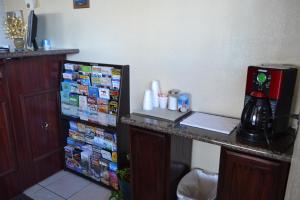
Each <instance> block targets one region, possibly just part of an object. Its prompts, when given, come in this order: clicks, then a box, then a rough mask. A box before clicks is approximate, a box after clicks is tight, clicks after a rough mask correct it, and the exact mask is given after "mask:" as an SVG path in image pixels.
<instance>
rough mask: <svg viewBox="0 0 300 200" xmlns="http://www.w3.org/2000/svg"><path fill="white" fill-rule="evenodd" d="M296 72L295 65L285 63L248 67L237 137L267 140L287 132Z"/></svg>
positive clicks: (255, 140) (250, 139)
mask: <svg viewBox="0 0 300 200" xmlns="http://www.w3.org/2000/svg"><path fill="white" fill-rule="evenodd" d="M296 76H297V69H296V68H293V67H289V66H284V65H280V66H279V65H278V66H249V67H248V72H247V83H246V92H245V100H244V109H243V112H242V115H241V123H240V125H239V127H238V130H237V136H238V137H239V138H242V139H243V140H246V141H249V142H254V143H269V141H270V140H274V139H277V138H279V137H281V136H284V135H285V134H286V133H287V131H288V128H289V119H290V109H291V103H292V97H293V91H294V87H295V82H296Z"/></svg>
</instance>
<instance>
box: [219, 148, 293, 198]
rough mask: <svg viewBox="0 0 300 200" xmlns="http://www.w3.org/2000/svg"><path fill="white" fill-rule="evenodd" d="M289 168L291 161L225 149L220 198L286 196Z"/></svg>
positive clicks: (221, 162) (220, 177)
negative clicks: (263, 157)
mask: <svg viewBox="0 0 300 200" xmlns="http://www.w3.org/2000/svg"><path fill="white" fill-rule="evenodd" d="M288 170H289V163H284V162H277V161H271V160H266V159H262V158H258V157H256V156H251V155H247V154H243V153H238V152H234V151H230V150H227V149H224V148H222V152H221V160H220V171H219V184H218V199H222V200H224V199H225V200H235V199H238V200H239V199H241V200H253V199H260V200H264V199H265V200H270V199H272V200H276V199H278V200H279V199H283V198H284V193H285V187H286V182H287V177H288Z"/></svg>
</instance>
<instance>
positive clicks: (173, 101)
mask: <svg viewBox="0 0 300 200" xmlns="http://www.w3.org/2000/svg"><path fill="white" fill-rule="evenodd" d="M168 109H169V110H177V97H176V96H172V95H169V98H168Z"/></svg>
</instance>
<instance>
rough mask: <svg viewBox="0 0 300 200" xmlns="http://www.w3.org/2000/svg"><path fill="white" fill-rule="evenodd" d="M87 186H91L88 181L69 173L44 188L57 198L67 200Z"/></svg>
mask: <svg viewBox="0 0 300 200" xmlns="http://www.w3.org/2000/svg"><path fill="white" fill-rule="evenodd" d="M89 184H91V183H90V182H89V181H87V180H85V179H83V178H81V177H79V176H76V175H74V174H71V173H70V174H67V175H65V176H63V177H61V178H59V179H58V180H56V181H55V182H53V183H51V184H49V185H48V186H46V188H47V189H48V190H50V191H52V192H54V193H56V194H58V195H59V196H62V197H64V198H69V197H70V196H72V195H74V194H75V193H77V192H79V191H80V190H82V189H83V188H85V187H86V186H87V185H89Z"/></svg>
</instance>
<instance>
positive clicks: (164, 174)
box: [131, 128, 170, 200]
mask: <svg viewBox="0 0 300 200" xmlns="http://www.w3.org/2000/svg"><path fill="white" fill-rule="evenodd" d="M169 148H170V137H169V136H167V135H163V134H159V133H155V132H150V131H146V130H144V131H140V130H138V129H135V128H132V129H131V152H134V153H133V154H132V157H131V159H132V172H133V176H132V180H133V190H134V195H133V198H134V199H144V200H153V199H156V200H165V199H168V195H169V193H168V192H166V191H168V190H169V185H168V181H169V179H168V177H169V167H170V166H169V163H168V160H170V153H169V150H168V149H169Z"/></svg>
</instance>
